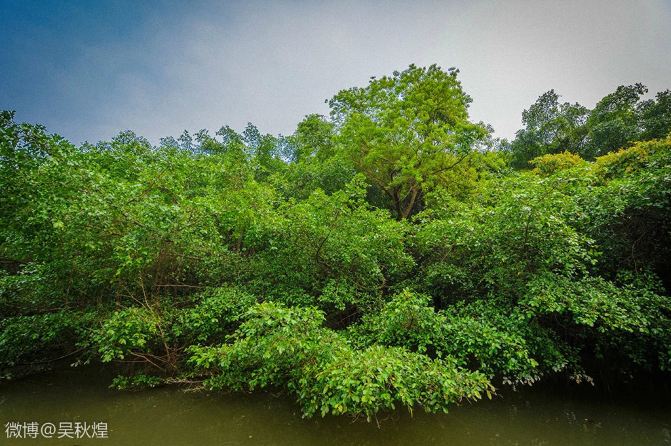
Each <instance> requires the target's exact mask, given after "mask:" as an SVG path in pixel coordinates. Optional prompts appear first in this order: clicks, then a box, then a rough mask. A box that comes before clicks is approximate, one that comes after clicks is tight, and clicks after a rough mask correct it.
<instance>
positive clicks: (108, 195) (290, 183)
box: [0, 66, 671, 419]
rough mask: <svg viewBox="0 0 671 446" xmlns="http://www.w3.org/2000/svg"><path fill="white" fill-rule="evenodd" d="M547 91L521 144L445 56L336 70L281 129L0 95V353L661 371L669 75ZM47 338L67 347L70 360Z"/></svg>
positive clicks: (416, 403)
mask: <svg viewBox="0 0 671 446" xmlns="http://www.w3.org/2000/svg"><path fill="white" fill-rule="evenodd" d="M645 92H646V90H645V87H643V86H642V85H639V84H637V85H633V86H622V87H619V88H618V89H617V90H616V91H615V92H614V93H612V94H610V95H608V96H606V97H605V98H603V99H602V100H601V101H600V102H599V103H598V104H597V105H596V106H595V108H594V109H593V110H589V109H587V108H585V107H583V106H580V105H579V104H570V103H561V102H560V101H559V96H558V95H557V94H556V93H555V92H554V91H550V92H548V93H545V94H543V95H542V96H541V97H540V98H539V99H538V101H537V102H536V103H535V104H533V105H531V107H530V108H529V109H528V110H526V111H524V113H523V124H524V128H522V129H521V130H520V131H518V133H517V135H516V138H515V139H514V140H513V141H512V142H507V141H500V140H496V139H494V138H493V137H492V131H491V128H489V127H488V126H486V125H484V124H482V123H476V122H472V121H471V120H470V118H469V115H468V106H469V103H470V102H471V99H470V97H469V96H468V95H467V94H466V93H465V92H464V91H463V89H462V87H461V84H460V82H459V80H458V71H457V70H455V69H450V70H447V71H445V70H442V69H441V68H439V67H437V66H430V67H426V68H422V67H416V66H410V67H409V68H408V69H406V70H404V71H402V72H394V73H393V74H392V75H389V76H385V77H382V78H372V79H371V80H370V82H369V83H368V85H367V86H365V87H362V88H350V89H345V90H342V91H340V92H339V93H337V94H336V95H335V96H334V97H333V98H332V99H331V100H330V101H329V107H330V115H329V116H319V115H309V116H307V117H305V119H304V120H303V121H301V122H300V123H299V124H298V126H297V128H296V131H295V132H294V133H293V134H292V135H290V136H272V135H268V134H263V133H261V132H260V131H259V130H258V129H257V128H256V127H255V126H253V125H251V124H250V125H248V126H247V127H246V128H245V129H244V131H243V132H242V133H238V132H236V131H235V130H233V129H231V128H230V127H222V128H221V129H220V130H219V131H217V132H216V134H214V135H212V134H209V133H208V132H207V131H204V130H203V131H200V132H197V133H195V134H189V133H187V132H185V133H184V134H182V135H181V136H180V137H179V138H176V139H175V138H166V139H163V140H161V142H160V144H159V145H152V144H150V143H149V142H148V141H147V140H146V139H144V138H142V137H140V136H137V135H135V134H134V133H132V132H122V133H120V134H119V135H117V136H116V137H114V138H113V139H112V140H111V141H102V142H99V143H97V144H89V143H84V144H81V145H79V146H75V145H73V144H71V143H70V142H68V141H67V140H65V139H63V138H61V137H59V136H57V135H55V134H51V133H48V132H47V131H46V129H45V128H44V127H42V126H40V125H35V124H27V123H17V122H16V121H15V118H14V114H13V113H12V112H9V111H7V112H2V114H0V150H1V152H0V187H1V190H2V193H1V194H0V316H1V320H0V374H1V376H2V378H4V379H11V378H12V377H16V376H20V375H21V374H23V373H27V372H34V371H36V370H40V369H43V368H45V367H50V366H51V365H53V364H54V363H58V362H59V361H60V362H63V361H68V363H73V364H84V363H100V362H102V363H114V364H115V368H116V369H117V370H118V371H119V376H118V377H117V378H116V379H115V380H114V382H113V385H114V386H115V387H118V388H138V387H146V386H150V387H151V386H156V385H160V384H164V383H177V384H179V383H182V384H184V385H189V386H196V387H202V388H206V389H226V390H235V391H238V390H239V391H249V390H257V389H268V390H273V391H283V392H285V393H287V394H289V395H291V396H292V397H293V398H295V399H296V400H297V402H298V404H299V405H300V407H301V408H302V411H303V413H304V414H305V415H307V416H310V415H313V414H318V415H325V414H352V415H362V416H365V417H368V418H369V419H370V417H373V416H374V415H375V414H376V413H378V412H379V411H384V410H390V409H393V408H397V407H407V408H408V409H410V410H413V408H418V407H421V408H423V409H424V410H427V411H446V410H447V409H448V407H449V406H450V405H451V404H453V403H458V402H460V401H467V400H477V399H479V398H481V397H483V396H490V395H491V394H492V393H493V392H494V391H495V388H496V387H500V386H505V385H524V384H526V385H531V384H533V383H535V382H538V381H539V380H542V379H544V378H549V377H565V378H567V379H572V380H575V381H578V382H585V381H587V382H594V381H596V382H597V383H598V382H599V381H600V380H603V379H606V377H608V379H615V380H620V381H625V380H628V379H630V378H631V377H632V376H637V375H640V374H647V373H668V371H669V369H671V297H670V293H669V291H670V289H671V271H670V262H669V259H670V258H671V257H670V254H671V252H670V251H671V243H670V236H671V218H670V217H671V200H670V198H671V135H670V132H671V94H670V92H669V91H668V90H667V91H664V92H660V93H658V94H657V95H656V96H655V97H654V98H653V99H649V100H644V99H642V98H643V94H644V93H645ZM56 360H59V361H56Z"/></svg>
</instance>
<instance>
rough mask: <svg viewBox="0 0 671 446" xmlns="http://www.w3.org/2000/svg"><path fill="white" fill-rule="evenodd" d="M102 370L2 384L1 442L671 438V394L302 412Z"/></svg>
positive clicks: (508, 396) (567, 395) (638, 445)
mask: <svg viewBox="0 0 671 446" xmlns="http://www.w3.org/2000/svg"><path fill="white" fill-rule="evenodd" d="M108 383H109V377H108V376H101V375H97V374H95V373H92V372H91V371H90V370H88V371H82V370H77V369H73V370H67V371H61V372H57V373H51V374H46V375H41V376H36V377H31V378H27V379H22V380H18V381H15V382H12V383H6V384H2V385H0V422H2V426H3V432H2V435H1V436H0V444H3V445H4V444H8V445H12V444H17V445H29V444H34V445H36V444H45V445H61V444H70V445H75V444H82V445H95V444H98V445H102V444H107V445H140V446H150V445H161V446H163V445H165V446H169V445H210V444H211V445H291V446H302V445H319V446H327V445H339V446H344V445H385V446H393V445H450V446H458V445H534V446H541V445H594V446H597V445H604V446H606V445H607V446H613V445H632V446H643V445H668V444H671V404H669V403H668V401H667V400H666V398H664V397H662V396H658V397H654V398H652V399H651V398H650V397H646V398H643V397H639V398H634V399H631V398H630V399H628V400H627V401H618V400H614V399H613V397H607V398H606V397H603V396H597V395H596V394H595V393H594V394H591V395H585V392H582V391H581V392H580V393H575V392H557V391H553V392H550V391H548V390H542V389H540V390H539V389H534V390H533V391H525V392H506V393H504V394H503V396H502V397H499V398H497V399H495V400H492V401H485V402H481V403H477V404H473V405H465V406H462V407H455V408H454V410H452V411H451V412H450V413H449V414H447V415H427V414H423V413H415V415H414V417H410V416H409V415H408V414H407V413H398V414H394V415H392V416H390V417H388V418H387V419H385V420H382V421H381V428H378V427H377V426H376V424H375V423H370V424H369V423H366V422H352V421H351V420H349V419H347V418H326V419H316V420H305V419H302V418H301V417H300V414H299V412H298V410H297V408H296V406H295V405H294V404H293V403H292V402H291V401H289V400H287V399H286V398H274V397H272V396H269V395H221V394H209V395H208V394H203V393H185V392H183V391H179V390H177V389H174V388H161V389H155V390H151V391H145V392H136V393H126V392H118V391H112V390H108V389H107V388H106V384H108ZM8 421H21V422H23V421H26V422H30V421H37V422H39V423H46V422H54V423H56V425H58V422H61V421H80V422H89V423H91V422H99V421H104V422H107V424H108V433H109V438H108V439H80V440H65V439H63V440H57V439H20V440H8V439H7V437H6V433H5V431H4V427H5V423H6V422H8Z"/></svg>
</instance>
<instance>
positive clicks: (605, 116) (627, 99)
mask: <svg viewBox="0 0 671 446" xmlns="http://www.w3.org/2000/svg"><path fill="white" fill-rule="evenodd" d="M647 92H648V89H647V88H646V87H645V85H643V84H640V83H638V84H634V85H628V86H624V85H620V86H619V87H617V89H616V90H615V91H614V92H613V93H611V94H609V95H607V96H605V97H604V98H603V99H601V100H600V101H599V102H598V103H597V104H596V106H595V107H594V110H592V112H591V113H590V115H589V118H588V119H587V123H586V124H587V128H588V129H589V134H588V137H589V144H588V147H587V150H586V155H587V156H586V157H587V158H591V159H593V158H595V157H597V156H600V155H604V154H606V153H608V152H612V151H613V150H617V149H619V148H622V147H624V146H626V145H628V144H629V143H631V142H633V141H636V140H637V139H638V137H639V135H640V133H641V132H640V126H639V113H638V102H639V100H640V98H641V96H643V95H644V94H645V93H647Z"/></svg>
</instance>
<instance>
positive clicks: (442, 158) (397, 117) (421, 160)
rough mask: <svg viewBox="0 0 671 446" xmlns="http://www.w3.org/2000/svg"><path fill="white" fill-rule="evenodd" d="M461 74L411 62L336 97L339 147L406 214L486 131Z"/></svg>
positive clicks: (332, 102) (333, 101)
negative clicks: (471, 108) (473, 117)
mask: <svg viewBox="0 0 671 446" xmlns="http://www.w3.org/2000/svg"><path fill="white" fill-rule="evenodd" d="M457 73H458V70H456V69H450V70H448V71H447V72H446V71H443V70H442V69H441V68H440V67H438V66H437V65H431V66H430V67H428V68H419V67H416V66H414V65H410V67H409V68H408V69H406V70H405V71H402V72H398V71H396V72H394V73H393V75H392V76H384V77H382V78H380V79H375V78H373V79H371V81H370V82H369V84H368V86H367V87H364V88H357V87H355V88H350V89H347V90H342V91H340V92H339V93H338V94H336V95H335V96H334V97H333V98H332V99H331V100H330V101H329V106H330V107H331V118H332V119H333V121H334V122H335V124H336V127H337V128H338V129H339V130H340V133H339V138H338V143H339V145H340V147H341V148H342V149H343V150H344V151H345V153H346V154H347V156H348V157H349V158H350V159H351V160H352V162H353V163H354V165H355V168H356V169H357V170H358V171H360V172H362V173H363V174H364V175H365V176H366V178H367V179H368V181H369V182H370V183H371V184H372V185H374V186H375V187H377V188H379V189H380V190H381V191H382V192H383V193H384V195H386V197H387V198H388V199H389V200H390V202H391V207H392V209H393V211H394V213H395V214H396V217H397V218H399V219H404V218H407V217H409V216H410V215H412V214H413V213H414V212H415V211H416V210H417V209H418V208H419V204H420V203H421V200H422V196H423V194H424V193H425V192H427V190H429V189H431V188H433V187H435V186H436V185H439V184H440V183H441V181H443V176H444V174H445V173H446V172H448V171H450V170H451V169H453V168H454V167H455V166H456V165H458V164H459V163H460V162H462V161H463V160H464V159H465V158H466V157H467V156H468V154H469V153H470V152H471V150H472V147H473V145H474V144H476V143H477V142H478V141H480V140H482V139H484V138H485V137H486V135H487V130H486V128H485V127H484V126H483V125H482V124H474V123H472V122H470V121H469V117H468V104H469V103H470V102H471V98H470V97H469V96H468V95H467V94H466V93H464V91H463V90H462V88H461V84H460V82H459V81H458V80H457Z"/></svg>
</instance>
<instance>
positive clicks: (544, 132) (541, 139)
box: [511, 90, 589, 167]
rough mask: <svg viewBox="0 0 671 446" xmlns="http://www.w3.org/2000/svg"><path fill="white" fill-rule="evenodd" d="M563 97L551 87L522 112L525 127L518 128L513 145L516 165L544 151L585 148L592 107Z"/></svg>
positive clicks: (553, 152)
mask: <svg viewBox="0 0 671 446" xmlns="http://www.w3.org/2000/svg"><path fill="white" fill-rule="evenodd" d="M559 98H560V96H559V95H558V94H557V93H555V91H554V90H550V91H547V92H545V93H543V94H542V95H541V96H540V97H539V98H538V99H537V100H536V102H535V103H534V104H532V105H531V106H530V107H529V109H527V110H524V111H523V112H522V123H523V124H524V128H523V129H520V130H518V131H517V134H516V138H515V140H514V141H513V143H512V146H511V151H512V153H513V164H514V165H515V166H516V167H527V166H528V162H529V161H531V160H532V159H534V158H536V157H538V156H541V155H546V154H555V153H561V152H564V151H568V152H572V153H578V154H581V153H582V152H583V147H584V145H585V136H586V133H587V131H586V129H585V128H584V124H585V121H586V119H587V116H588V113H589V110H588V109H587V108H585V107H583V106H582V105H580V104H578V103H575V104H571V103H569V102H564V103H563V104H560V103H559Z"/></svg>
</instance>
